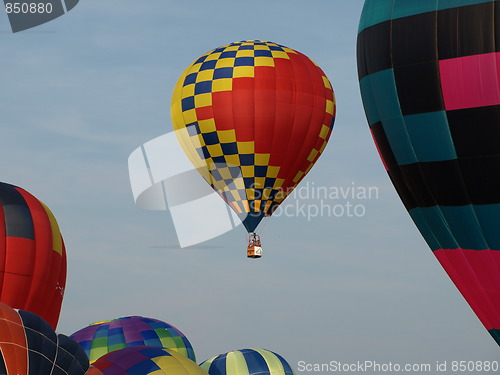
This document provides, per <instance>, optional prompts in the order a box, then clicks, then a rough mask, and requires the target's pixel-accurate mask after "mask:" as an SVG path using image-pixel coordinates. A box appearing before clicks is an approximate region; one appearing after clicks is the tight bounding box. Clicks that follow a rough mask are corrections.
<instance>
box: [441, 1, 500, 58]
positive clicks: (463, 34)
mask: <svg viewBox="0 0 500 375" xmlns="http://www.w3.org/2000/svg"><path fill="white" fill-rule="evenodd" d="M495 8H498V5H497V6H495V3H493V2H489V3H482V4H475V5H470V6H464V7H460V8H451V9H445V10H442V11H440V12H439V15H438V50H439V52H438V54H439V59H440V60H444V59H451V58H456V57H462V56H470V55H478V54H483V53H490V52H494V51H495V38H494V32H493V30H495V27H494V14H495ZM497 11H498V10H497ZM496 32H498V31H496ZM497 43H498V41H497Z"/></svg>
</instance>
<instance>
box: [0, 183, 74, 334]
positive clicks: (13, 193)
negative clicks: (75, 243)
mask: <svg viewBox="0 0 500 375" xmlns="http://www.w3.org/2000/svg"><path fill="white" fill-rule="evenodd" d="M65 285H66V250H65V248H64V242H63V239H62V236H61V233H60V231H59V226H58V225H57V221H56V219H55V218H54V215H53V214H52V212H51V211H50V210H49V209H48V208H47V206H45V205H44V204H43V203H42V202H41V201H39V200H38V199H37V198H35V197H34V196H33V195H31V194H30V193H28V192H27V191H26V190H24V189H22V188H19V187H17V186H13V185H9V184H6V183H3V182H0V302H4V303H6V304H8V305H10V306H12V307H15V308H19V309H22V310H28V311H31V312H33V313H35V314H37V315H39V316H41V317H42V318H43V319H45V320H46V321H47V322H48V323H49V324H50V325H51V326H52V328H54V329H55V328H56V326H57V322H58V320H59V313H60V310H61V304H62V300H63V294H64V287H65Z"/></svg>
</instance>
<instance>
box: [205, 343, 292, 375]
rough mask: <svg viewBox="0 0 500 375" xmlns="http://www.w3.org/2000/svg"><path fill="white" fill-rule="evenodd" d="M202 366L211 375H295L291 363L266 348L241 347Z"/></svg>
mask: <svg viewBox="0 0 500 375" xmlns="http://www.w3.org/2000/svg"><path fill="white" fill-rule="evenodd" d="M200 366H201V367H202V368H204V369H205V370H207V372H208V374H209V375H222V374H225V375H261V374H269V375H293V374H294V372H293V370H292V368H291V367H290V365H289V364H288V362H287V361H285V359H284V358H283V357H281V356H280V355H279V354H276V353H273V352H271V351H269V350H265V349H255V348H254V349H241V350H235V351H232V352H228V353H225V354H219V355H218V356H216V357H213V358H211V359H208V360H206V361H205V362H203V363H201V364H200Z"/></svg>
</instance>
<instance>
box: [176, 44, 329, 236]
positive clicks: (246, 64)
mask: <svg viewBox="0 0 500 375" xmlns="http://www.w3.org/2000/svg"><path fill="white" fill-rule="evenodd" d="M335 111H336V105H335V96H334V93H333V89H332V85H331V84H330V81H329V80H328V78H327V77H326V75H325V73H324V72H323V71H322V70H321V69H320V68H319V67H318V66H317V65H316V64H315V63H314V62H313V61H312V60H310V59H309V58H308V57H307V56H305V55H303V54H302V53H300V52H297V51H295V50H293V49H291V48H288V47H285V46H282V45H279V44H276V43H273V42H264V41H242V42H237V43H231V44H228V45H226V46H223V47H220V48H216V49H214V50H212V51H210V52H208V53H206V54H204V55H203V56H201V57H200V58H198V59H197V60H196V61H194V62H193V63H192V64H191V65H190V66H189V67H188V68H187V69H186V70H185V71H184V73H183V74H182V75H181V77H180V78H179V81H178V82H177V85H176V87H175V90H174V94H173V99H172V106H171V113H172V120H173V125H174V129H175V130H176V133H177V137H178V139H179V141H180V143H181V145H182V147H183V149H184V151H185V152H186V154H187V155H188V157H189V159H190V160H191V162H192V163H193V164H194V166H195V167H196V168H197V169H198V171H199V172H200V173H201V174H202V176H203V177H204V179H205V180H206V181H207V182H208V183H209V184H210V185H211V187H212V188H213V189H214V190H215V191H216V192H218V193H219V195H220V196H221V197H222V198H223V199H224V200H225V201H226V202H227V203H228V204H229V205H230V206H231V208H232V209H233V210H234V211H235V212H236V213H238V214H241V215H242V216H243V218H242V222H243V224H244V226H245V227H246V229H247V231H248V232H254V231H255V229H256V228H257V226H258V225H259V223H260V222H261V220H262V219H263V218H264V217H265V216H270V215H271V214H272V213H273V211H274V210H275V209H276V208H277V207H278V206H279V205H280V204H281V203H282V202H283V200H284V199H285V198H286V197H287V196H288V195H289V194H290V193H291V192H292V190H293V189H294V188H295V187H296V186H297V184H298V183H299V182H300V181H301V180H302V179H303V178H304V176H305V175H306V174H307V173H308V172H309V170H310V169H311V168H312V166H313V165H314V163H315V162H316V161H317V160H318V158H319V157H320V155H321V153H322V152H323V150H324V149H325V146H326V144H327V142H328V139H329V137H330V134H331V131H332V128H333V123H334V119H335Z"/></svg>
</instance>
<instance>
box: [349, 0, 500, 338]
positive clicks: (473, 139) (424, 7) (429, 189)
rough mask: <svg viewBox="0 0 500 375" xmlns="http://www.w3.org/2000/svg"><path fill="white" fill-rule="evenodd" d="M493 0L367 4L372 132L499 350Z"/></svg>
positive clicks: (362, 58)
mask: <svg viewBox="0 0 500 375" xmlns="http://www.w3.org/2000/svg"><path fill="white" fill-rule="evenodd" d="M499 11H500V2H499V1H486V0H461V1H449V0H433V1H424V0H418V1H417V0H415V1H408V0H367V1H366V2H365V5H364V9H363V13H362V16H361V21H360V27H359V35H358V44H357V45H358V47H357V49H358V51H357V55H358V72H359V80H360V88H361V94H362V97H363V104H364V107H365V112H366V116H367V119H368V122H369V125H370V129H371V132H372V134H373V137H374V139H375V142H376V144H377V147H378V150H379V152H380V155H381V158H382V160H383V162H384V166H385V167H386V169H387V172H388V173H389V176H390V178H391V180H392V182H393V184H394V186H395V188H396V190H397V192H398V194H399V196H400V198H401V200H402V201H403V203H404V205H405V207H406V209H407V210H408V212H409V214H410V216H411V218H412V219H413V221H414V222H415V224H416V226H417V227H418V229H419V230H420V232H421V233H422V235H423V237H424V238H425V240H426V241H427V243H428V245H429V247H430V248H431V250H432V251H433V253H434V255H435V256H436V257H437V259H438V260H439V262H440V263H441V265H442V266H443V267H444V269H445V270H446V272H447V273H448V275H449V276H450V278H451V279H452V280H453V282H454V283H455V285H456V286H457V287H458V289H459V290H460V292H461V293H462V295H463V296H464V297H465V299H466V300H467V302H468V303H469V304H470V306H471V307H472V309H473V310H474V311H475V313H476V314H477V316H478V317H479V319H480V320H481V322H482V323H483V324H484V326H485V327H486V329H487V330H488V331H489V332H490V333H491V335H492V336H493V338H494V339H495V340H496V342H497V343H498V344H499V345H500V84H499V82H500V73H499V72H500V58H499V56H500V55H499V51H500V44H499V41H500V34H499V32H498V30H500V13H499Z"/></svg>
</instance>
